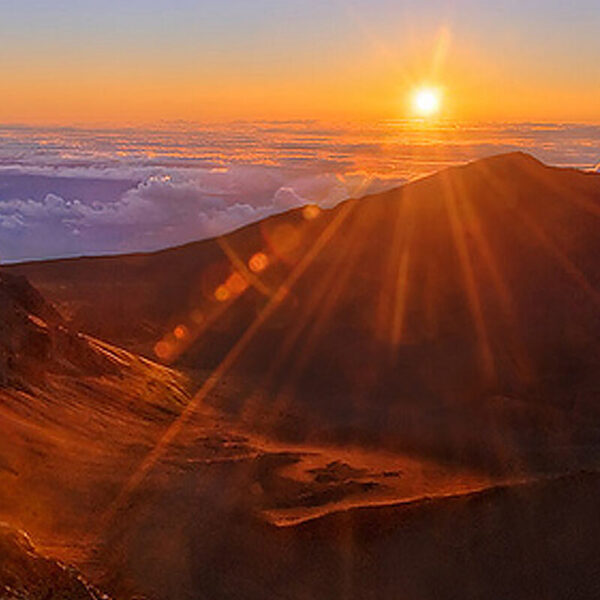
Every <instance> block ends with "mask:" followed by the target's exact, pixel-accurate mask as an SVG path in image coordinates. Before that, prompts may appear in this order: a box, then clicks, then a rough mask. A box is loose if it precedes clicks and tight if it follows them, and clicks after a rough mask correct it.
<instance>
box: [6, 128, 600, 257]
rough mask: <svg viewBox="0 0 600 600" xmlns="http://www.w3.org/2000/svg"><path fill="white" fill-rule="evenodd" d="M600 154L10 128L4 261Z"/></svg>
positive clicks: (570, 133) (306, 135) (509, 135)
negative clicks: (492, 168) (471, 169)
mask: <svg viewBox="0 0 600 600" xmlns="http://www.w3.org/2000/svg"><path fill="white" fill-rule="evenodd" d="M599 147H600V127H596V126H583V125H582V126H576V125H560V124H544V125H539V124H508V125H502V126H497V125H495V126H486V125H477V126H468V127H462V128H456V127H439V128H428V129H427V130H423V129H420V128H414V127H410V126H408V125H407V124H403V123H384V124H379V125H373V126H370V127H356V126H348V125H337V126H332V125H324V124H320V123H316V122H298V123H259V124H251V123H238V124H229V125H226V126H224V125H223V126H216V125H215V126H210V127H209V126H185V127H184V126H182V125H180V124H179V125H172V126H170V127H162V128H160V129H157V130H152V131H150V130H121V131H88V130H73V129H64V130H63V129H46V130H44V129H32V128H15V127H13V128H1V127H0V260H2V261H17V260H26V259H38V258H45V257H56V256H72V255H79V254H99V253H115V252H127V251H137V250H153V249H158V248H162V247H166V246H170V245H175V244H180V243H184V242H187V241H191V240H196V239H202V238H206V237H211V236H216V235H220V234H222V233H225V232H227V231H231V230H232V229H235V228H237V227H240V226H242V225H244V224H247V223H249V222H252V221H255V220H258V219H261V218H263V217H265V216H267V215H270V214H273V213H276V212H281V211H284V210H287V209H289V208H293V207H296V206H300V205H302V204H306V203H316V204H319V205H320V206H323V207H330V206H334V205H335V204H337V203H338V202H340V201H342V200H344V199H346V198H348V197H351V196H352V197H359V196H362V195H365V194H368V193H373V192H376V191H380V190H382V189H386V188H390V187H393V186H396V185H399V184H401V183H402V182H404V181H406V180H408V179H411V178H414V177H417V176H420V175H424V174H426V173H429V172H432V171H434V170H437V169H439V168H441V167H443V166H447V165H451V164H455V163H460V162H464V161H465V160H469V159H473V158H477V157H479V156H484V155H489V154H494V153H497V152H504V151H509V150H514V149H521V150H526V151H529V152H532V153H533V154H535V155H536V156H538V157H539V158H541V159H542V160H545V161H546V162H549V163H552V164H569V165H572V166H577V167H581V168H589V169H594V168H595V169H598V167H597V164H598V161H599V160H600V155H599V151H598V148H599Z"/></svg>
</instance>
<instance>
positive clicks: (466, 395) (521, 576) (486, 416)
mask: <svg viewBox="0 0 600 600" xmlns="http://www.w3.org/2000/svg"><path fill="white" fill-rule="evenodd" d="M599 218H600V176H599V175H597V174H585V173H581V172H577V171H574V170H569V169H555V168H550V167H546V166H544V165H543V164H541V163H539V162H538V161H536V160H535V159H533V158H531V157H529V156H526V155H523V154H510V155H504V156H499V157H493V158H490V159H485V160H482V161H478V162H475V163H472V164H469V165H466V166H464V167H460V168H453V169H449V170H447V171H443V172H441V173H438V174H436V175H434V176H432V177H428V178H426V179H423V180H420V181H417V182H415V183H412V184H409V185H407V186H404V187H403V188H400V189H398V190H393V191H391V192H387V193H384V194H380V195H377V196H373V197H369V198H364V199H361V200H351V201H348V202H346V203H344V204H342V205H340V206H338V207H337V208H335V209H333V210H331V211H319V210H318V209H316V208H314V207H310V208H309V209H304V210H296V211H291V212H289V213H286V214H283V215H279V216H276V217H272V218H270V219H267V220H265V221H263V222H261V223H257V224H254V225H251V226H248V227H245V228H243V229H241V230H239V231H236V232H234V233H232V234H230V235H228V236H225V237H224V238H221V239H218V240H208V241H204V242H198V243H195V244H189V245H187V246H183V247H181V248H175V249H171V250H166V251H163V252H158V253H154V254H147V255H130V256H121V257H110V258H86V259H74V260H65V261H51V262H42V263H30V264H25V265H17V266H14V267H10V268H7V267H5V268H3V270H2V272H0V276H2V277H5V275H3V274H17V273H18V274H23V275H26V276H27V277H28V278H29V279H30V280H31V281H32V282H33V283H34V285H35V286H36V287H37V288H39V289H40V290H41V291H42V293H43V294H44V296H46V297H47V298H48V299H50V300H51V301H52V303H53V304H54V305H55V306H56V308H57V309H58V311H59V312H60V313H61V314H63V315H65V317H66V320H65V321H63V320H62V317H58V313H57V312H56V311H54V309H52V310H53V312H52V315H55V316H52V317H50V316H48V315H46V321H44V319H43V317H42V316H40V315H37V316H36V314H34V313H32V312H31V310H32V309H31V307H30V306H29V305H27V303H26V302H25V300H19V301H18V302H16V303H15V301H14V295H13V296H12V298H13V300H12V302H13V304H7V306H8V307H9V308H10V309H11V311H12V314H13V317H11V319H12V320H11V321H10V322H11V323H13V324H12V325H11V326H10V327H11V328H9V333H10V335H8V334H7V335H6V336H5V338H4V341H3V338H2V336H1V335H0V350H1V349H2V348H4V350H3V351H4V356H6V361H7V362H6V366H5V372H6V373H9V372H10V376H9V375H6V376H5V377H4V380H3V381H4V387H3V388H0V423H1V427H2V431H3V432H7V433H6V436H5V437H4V438H3V439H2V440H0V519H1V520H5V521H7V522H8V523H10V524H11V525H12V526H13V527H18V528H21V529H25V530H27V531H29V532H30V533H31V535H32V537H33V539H34V541H35V542H36V545H37V546H38V547H39V550H40V552H42V553H46V554H48V555H52V556H55V557H57V558H59V559H61V560H64V561H67V562H70V563H73V564H76V566H77V567H78V568H79V569H81V570H82V571H83V573H84V574H85V576H86V577H87V578H88V579H90V580H91V581H94V582H95V583H97V584H99V585H100V586H101V587H102V588H103V589H105V590H107V591H108V592H109V593H111V594H113V595H114V596H115V597H118V598H129V597H132V596H134V595H136V594H144V595H145V596H146V597H148V598H177V599H179V598H182V599H183V598H197V597H207V598H231V599H233V598H244V599H262V598H293V599H298V600H300V599H304V598H319V599H321V598H323V599H325V598H356V599H359V598H360V599H363V598H378V599H380V598H398V597H402V598H407V599H409V600H413V599H414V600H421V599H429V598H431V599H433V598H435V599H438V598H457V599H458V598H460V599H461V600H462V599H465V598H508V597H510V598H565V597H569V598H595V597H598V596H600V562H599V560H598V558H597V552H596V545H597V539H598V534H600V531H599V526H598V525H597V524H596V522H597V519H596V504H597V502H596V500H595V499H596V498H597V494H598V492H599V491H600V490H599V489H598V485H599V482H600V479H599V477H600V476H599V475H598V473H597V468H598V465H599V459H600V454H599V452H600V443H599V442H600V405H599V404H598V391H599V390H600V368H599V367H600V364H599V363H600V352H599V350H600V311H599V306H598V305H599V302H600V296H599V292H598V289H599V283H600V262H599V260H598V256H600V236H599V235H598V219H599ZM6 281H7V280H6ZM0 283H1V281H0ZM21 284H22V285H24V284H23V282H22V281H21ZM5 287H6V286H5ZM1 292H2V287H1V286H0V300H1V299H2V295H1ZM31 293H32V292H28V294H31ZM7 294H8V292H7ZM17 296H18V295H17ZM36 297H37V296H36ZM40 298H41V296H40V297H39V298H38V304H39V303H40V302H42V300H43V299H41V300H40ZM7 302H8V301H7ZM28 306H29V308H28ZM47 310H48V311H49V310H50V308H49V307H47ZM34 312H35V311H34ZM37 312H38V313H39V312H40V310H39V309H38V310H37ZM48 314H49V313H48ZM15 315H16V316H15ZM28 315H33V316H34V317H35V318H34V319H31V318H30V317H29V316H28ZM53 319H54V320H55V321H56V322H55V324H53V325H51V326H49V325H48V323H47V321H53ZM42 321H43V322H44V324H45V328H44V326H43V325H42V324H41V323H42ZM32 326H33V327H34V328H35V327H37V328H41V329H42V330H44V331H45V332H46V333H45V335H46V337H47V338H48V340H49V341H47V342H44V344H45V345H44V348H46V349H47V351H46V352H45V353H44V354H43V355H39V356H38V355H37V354H35V355H33V356H28V355H27V352H25V354H23V352H21V350H20V351H19V352H17V351H16V350H15V349H16V348H17V347H18V348H20V349H25V350H26V349H27V348H28V347H29V345H28V344H26V343H21V342H20V341H19V340H23V339H26V335H25V333H23V331H25V332H27V331H28V328H31V327H32ZM35 331H36V332H37V333H40V332H38V331H37V329H36V330H35ZM76 331H83V332H85V334H78V333H74V332H76ZM19 332H21V333H19ZM59 332H68V335H69V336H70V337H69V339H73V340H75V341H74V342H73V343H76V344H79V345H80V346H78V347H79V348H80V352H78V353H76V355H77V356H79V355H82V356H90V357H91V356H93V357H95V361H92V362H93V364H94V365H96V364H98V365H100V366H101V368H100V369H98V368H96V370H94V369H92V368H91V366H90V365H91V363H90V362H89V361H88V360H86V361H83V362H81V363H78V362H76V361H75V360H74V359H73V358H72V357H73V353H71V354H69V356H70V357H71V358H68V356H67V355H66V354H65V351H64V345H61V344H60V343H59V342H58V341H57V340H58V338H59V337H60V335H62V333H59ZM0 334H1V331H0ZM27 335H29V334H28V333H27ZM65 335H66V334H65ZM92 336H93V337H92ZM98 338H99V339H102V340H104V341H99V339H98ZM14 340H17V341H19V343H18V344H17V346H15V344H16V343H17V342H15V341H14ZM2 344H4V345H2ZM139 354H142V355H145V356H146V358H142V357H141V356H140V355H139ZM17 355H18V356H19V357H20V358H19V360H18V361H17V360H16V358H15V357H16V356H17ZM23 356H24V358H23ZM149 358H152V359H153V360H154V361H158V360H161V361H163V362H164V363H167V364H168V365H169V366H162V365H160V364H158V363H157V362H153V360H149ZM36 365H37V370H36V369H35V368H34V367H35V366H36ZM59 366H60V368H59ZM17 367H18V368H17ZM175 369H179V370H175ZM33 371H36V372H40V373H41V374H42V375H41V376H40V377H38V378H37V379H36V378H33V377H30V376H28V373H30V372H33ZM15 373H16V374H15ZM182 373H185V375H183V374H182ZM0 573H1V571H0Z"/></svg>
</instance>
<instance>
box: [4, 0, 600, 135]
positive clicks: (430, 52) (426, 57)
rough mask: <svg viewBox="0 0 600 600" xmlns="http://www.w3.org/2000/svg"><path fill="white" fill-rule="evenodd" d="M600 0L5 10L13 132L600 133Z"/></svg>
mask: <svg viewBox="0 0 600 600" xmlns="http://www.w3.org/2000/svg"><path fill="white" fill-rule="evenodd" d="M598 31H600V3H599V2H598V1H597V0H571V1H570V2H565V1H564V0H561V1H558V0H485V1H484V0H479V1H477V0H428V1H423V0H421V1H417V0H414V1H413V0H410V1H402V0H195V1H193V0H171V1H166V0H127V1H126V2H123V1H122V0H102V1H100V0H52V1H51V2H50V1H48V0H44V1H39V0H0V39H1V40H2V44H1V45H0V67H1V72H2V75H3V76H2V78H1V79H0V97H1V99H2V101H1V102H0V123H5V124H15V123H27V124H38V125H42V124H43V125H63V126H64V125H78V126H82V125H84V126H92V125H94V126H99V125H107V124H114V125H119V126H123V125H148V124H152V123H157V122H165V121H166V122H171V121H179V120H184V121H194V122H199V121H206V120H232V119H298V118H302V119H305V118H318V119H328V120H332V119H352V120H367V121H376V120H380V119H396V118H403V117H406V116H407V112H408V102H407V97H408V95H409V93H410V90H411V89H412V88H413V87H415V86H419V85H421V84H424V83H427V84H430V85H436V86H439V87H440V88H441V89H443V97H444V102H443V111H442V115H441V116H443V117H444V118H448V119H451V120H486V121H490V120H494V121H507V120H509V121H554V122H557V121H571V122H574V121H576V122H599V121H600V66H599V64H598V56H600V36H598Z"/></svg>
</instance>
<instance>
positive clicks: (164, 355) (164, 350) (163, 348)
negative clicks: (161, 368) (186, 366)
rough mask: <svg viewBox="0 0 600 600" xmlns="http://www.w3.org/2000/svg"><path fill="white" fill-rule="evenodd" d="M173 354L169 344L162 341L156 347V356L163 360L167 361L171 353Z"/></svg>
mask: <svg viewBox="0 0 600 600" xmlns="http://www.w3.org/2000/svg"><path fill="white" fill-rule="evenodd" d="M172 352H173V348H172V347H171V344H169V342H165V341H164V340H163V341H160V342H158V343H157V344H156V345H155V346H154V354H156V356H158V358H160V359H161V360H167V359H168V358H169V357H170V356H171V353H172Z"/></svg>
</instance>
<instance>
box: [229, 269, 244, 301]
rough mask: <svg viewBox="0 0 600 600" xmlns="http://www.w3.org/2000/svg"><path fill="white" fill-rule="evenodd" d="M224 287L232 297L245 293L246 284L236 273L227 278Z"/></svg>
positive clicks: (242, 277) (241, 276)
mask: <svg viewBox="0 0 600 600" xmlns="http://www.w3.org/2000/svg"><path fill="white" fill-rule="evenodd" d="M225 285H226V287H227V289H228V290H229V291H230V292H231V293H232V294H233V295H234V296H237V295H238V294H241V293H242V292H245V291H246V289H247V288H248V282H247V281H246V278H245V277H244V276H243V275H241V274H240V273H238V272H237V271H236V272H235V273H232V274H231V275H230V276H229V278H228V279H227V281H226V282H225Z"/></svg>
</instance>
